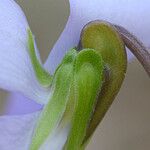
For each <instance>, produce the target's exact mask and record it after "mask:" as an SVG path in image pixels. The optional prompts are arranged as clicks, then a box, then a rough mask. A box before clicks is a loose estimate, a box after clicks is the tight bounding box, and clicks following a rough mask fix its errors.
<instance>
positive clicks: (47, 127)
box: [30, 49, 76, 150]
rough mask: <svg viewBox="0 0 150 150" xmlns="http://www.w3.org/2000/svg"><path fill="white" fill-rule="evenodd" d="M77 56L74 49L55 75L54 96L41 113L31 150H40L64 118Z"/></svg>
mask: <svg viewBox="0 0 150 150" xmlns="http://www.w3.org/2000/svg"><path fill="white" fill-rule="evenodd" d="M75 56H76V50H74V49H73V50H71V51H70V52H69V53H67V54H66V56H65V57H64V59H63V61H62V63H61V64H60V65H59V67H58V68H57V70H56V72H55V74H54V78H53V81H52V87H51V88H52V91H53V92H52V96H51V98H50V100H49V103H48V104H47V105H46V106H45V108H44V110H43V111H42V113H41V116H40V119H39V121H38V124H37V127H36V130H35V131H34V136H33V138H32V143H31V147H30V150H38V149H39V148H40V146H41V145H42V144H43V143H44V142H45V141H46V139H47V138H48V136H50V135H51V134H52V133H53V132H54V131H55V129H56V128H57V127H58V125H59V123H60V121H61V119H62V117H63V114H64V112H65V110H66V105H67V102H68V99H69V94H70V88H71V85H72V84H71V83H72V80H73V65H74V59H75Z"/></svg>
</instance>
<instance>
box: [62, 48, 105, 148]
mask: <svg viewBox="0 0 150 150" xmlns="http://www.w3.org/2000/svg"><path fill="white" fill-rule="evenodd" d="M102 75H103V61H102V58H101V56H100V55H99V54H98V53H97V52H96V51H95V50H91V49H86V50H82V51H81V52H79V54H78V55H77V56H76V59H75V64H74V92H75V108H74V114H73V116H72V121H71V130H70V133H69V135H68V139H67V142H66V145H65V147H64V150H80V149H81V148H82V147H81V145H82V142H83V140H84V137H85V136H86V129H87V127H88V124H89V121H90V119H91V116H92V113H93V109H94V107H95V104H96V99H97V95H98V92H99V90H100V88H101V86H102ZM82 149H83V148H82Z"/></svg>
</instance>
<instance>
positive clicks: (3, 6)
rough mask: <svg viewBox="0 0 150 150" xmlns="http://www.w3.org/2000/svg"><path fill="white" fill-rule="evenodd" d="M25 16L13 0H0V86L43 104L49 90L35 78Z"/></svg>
mask: <svg viewBox="0 0 150 150" xmlns="http://www.w3.org/2000/svg"><path fill="white" fill-rule="evenodd" d="M27 28H28V24H27V21H26V18H25V16H24V14H23V12H22V10H21V9H20V7H19V6H18V5H17V4H16V3H15V1H13V0H1V1H0V88H3V89H6V90H9V91H15V92H20V93H23V94H24V95H26V96H28V97H29V98H31V99H32V100H35V101H38V102H39V103H42V104H43V103H44V100H45V99H48V97H49V96H48V94H49V91H47V90H45V88H43V87H41V86H40V85H39V83H38V81H37V79H36V77H35V74H34V71H33V67H32V64H31V61H30V58H29V55H28V47H27Z"/></svg>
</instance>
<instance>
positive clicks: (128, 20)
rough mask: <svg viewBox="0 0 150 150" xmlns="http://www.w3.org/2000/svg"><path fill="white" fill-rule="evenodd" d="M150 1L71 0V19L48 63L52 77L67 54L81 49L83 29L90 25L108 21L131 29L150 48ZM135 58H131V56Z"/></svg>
mask: <svg viewBox="0 0 150 150" xmlns="http://www.w3.org/2000/svg"><path fill="white" fill-rule="evenodd" d="M149 16H150V1H147V0H138V1H137V0H105V1H104V0H91V1H87V0H70V17H69V20H68V22H67V25H66V27H65V29H64V31H63V33H62V34H61V36H60V38H59V40H58V41H57V43H56V44H55V46H54V47H53V49H52V52H51V54H50V56H49V58H48V59H47V61H46V64H45V66H46V68H47V70H49V71H50V72H51V73H53V72H54V70H55V68H56V66H57V65H58V64H59V63H60V62H61V60H62V58H63V56H64V54H65V53H66V52H67V51H68V50H69V49H70V48H72V47H74V46H77V44H78V42H79V36H80V32H81V29H82V28H83V26H84V25H85V24H87V23H88V22H89V21H93V20H97V19H100V20H106V21H109V22H111V23H114V24H119V25H122V26H124V27H125V28H127V29H128V30H129V31H131V32H132V33H133V34H135V35H136V36H137V37H138V38H140V39H141V40H142V41H143V42H144V43H145V44H146V45H147V46H148V45H149V46H150V40H149V35H150V19H149ZM128 56H129V58H132V56H131V54H128Z"/></svg>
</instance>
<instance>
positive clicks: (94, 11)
mask: <svg viewBox="0 0 150 150" xmlns="http://www.w3.org/2000/svg"><path fill="white" fill-rule="evenodd" d="M149 6H150V5H148V4H147V1H146V0H139V1H138V2H137V1H136V0H132V1H129V0H128V1H127V0H121V1H119V0H114V1H111V0H106V1H100V0H92V1H88V2H87V1H86V0H82V1H81V0H70V16H69V19H68V22H67V24H66V27H65V29H64V31H63V33H62V34H61V36H60V38H59V39H58V41H57V42H56V44H55V46H54V47H53V49H52V51H51V53H50V55H49V57H48V59H47V61H46V63H45V64H44V67H42V64H41V61H40V57H39V54H38V50H37V49H35V51H36V54H35V55H34V56H33V57H34V58H35V57H37V58H38V60H37V61H38V62H39V64H38V65H39V66H40V67H41V70H42V72H44V75H46V74H47V76H48V79H49V80H50V78H51V75H50V74H54V72H55V70H56V68H57V66H58V65H59V64H60V63H61V61H62V59H63V58H64V56H65V54H66V53H67V51H68V50H70V49H71V48H72V47H75V46H77V45H78V42H79V39H80V33H81V30H82V28H83V27H84V26H85V25H86V24H87V23H88V22H90V21H93V20H97V19H100V20H106V21H109V22H111V23H114V24H118V25H121V26H124V27H125V28H127V29H128V30H130V31H131V32H132V33H134V34H135V35H136V36H137V37H139V38H140V39H141V40H142V41H143V42H144V44H145V45H147V46H149V45H148V44H149V43H148V42H149V41H148V40H149V39H148V36H149V31H150V30H149V24H150V20H148V19H147V18H149V14H148V12H149V8H150V7H149ZM145 12H147V13H145ZM140 19H142V20H144V21H141V20H140ZM27 31H29V25H28V23H27V21H26V18H25V16H24V14H23V12H22V10H21V9H20V7H19V6H18V5H17V4H16V3H15V1H13V0H1V3H0V45H1V48H0V52H1V54H0V61H1V63H0V87H1V88H2V89H5V90H8V91H10V92H17V93H21V94H22V95H24V96H26V97H27V98H29V99H31V100H33V101H35V102H37V103H39V104H42V105H45V104H47V102H48V100H49V97H50V96H51V94H52V92H51V89H50V88H45V87H47V86H48V85H47V84H45V82H43V81H41V80H42V79H37V75H36V74H35V72H36V71H35V67H34V63H33V62H32V60H33V59H34V58H33V57H32V55H31V54H30V55H29V47H28V45H29V42H31V47H32V46H33V45H32V44H33V41H32V40H33V39H32V34H31V33H30V32H29V33H27ZM29 35H30V38H29ZM34 43H35V42H34ZM34 46H35V48H36V44H35V45H34ZM132 57H133V56H132V55H131V53H128V59H129V60H130V59H131V58H132ZM45 69H46V70H45ZM47 71H48V72H47ZM39 81H41V82H42V83H41V84H39ZM46 83H47V82H46ZM43 85H44V86H43ZM19 105H20V107H27V106H28V105H29V104H28V105H24V106H21V103H20V104H19ZM36 107H37V106H36ZM34 110H35V112H33V113H29V114H22V115H13V116H12V115H11V116H1V117H0V149H2V150H10V149H15V150H28V149H29V147H30V145H31V141H32V136H33V132H34V128H35V126H36V123H37V122H38V118H39V114H40V113H41V111H42V110H39V107H38V111H37V108H34V106H33V111H34ZM68 134H69V124H67V125H66V126H65V127H64V128H63V129H62V130H58V129H57V128H56V129H55V130H54V132H53V133H52V135H51V136H50V138H47V140H46V141H45V142H44V144H42V145H41V147H40V148H39V149H40V150H47V149H53V150H60V149H63V147H64V144H65V142H66V140H67V136H68Z"/></svg>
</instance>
